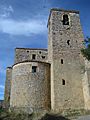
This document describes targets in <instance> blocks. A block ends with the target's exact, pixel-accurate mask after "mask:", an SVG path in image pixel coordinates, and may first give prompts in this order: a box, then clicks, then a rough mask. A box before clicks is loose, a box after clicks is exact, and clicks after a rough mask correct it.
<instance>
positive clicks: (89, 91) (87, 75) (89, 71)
mask: <svg viewBox="0 0 90 120" xmlns="http://www.w3.org/2000/svg"><path fill="white" fill-rule="evenodd" d="M83 93H84V100H85V109H87V110H90V62H89V61H88V60H85V67H84V74H83Z"/></svg>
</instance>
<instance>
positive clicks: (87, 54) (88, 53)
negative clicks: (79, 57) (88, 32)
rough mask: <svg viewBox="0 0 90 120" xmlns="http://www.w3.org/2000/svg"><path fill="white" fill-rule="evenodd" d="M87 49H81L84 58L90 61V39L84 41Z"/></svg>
mask: <svg viewBox="0 0 90 120" xmlns="http://www.w3.org/2000/svg"><path fill="white" fill-rule="evenodd" d="M84 44H85V46H86V48H83V49H81V52H82V54H83V56H84V57H85V58H86V59H87V60H89V61H90V38H88V37H87V38H86V39H85V41H84Z"/></svg>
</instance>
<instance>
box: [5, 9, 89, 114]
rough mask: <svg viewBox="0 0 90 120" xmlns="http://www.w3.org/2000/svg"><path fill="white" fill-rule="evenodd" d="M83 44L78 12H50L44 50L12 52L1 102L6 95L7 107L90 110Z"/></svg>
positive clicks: (27, 49) (16, 50) (87, 72)
mask: <svg viewBox="0 0 90 120" xmlns="http://www.w3.org/2000/svg"><path fill="white" fill-rule="evenodd" d="M83 41H84V37H83V32H82V28H81V24H80V17H79V12H78V11H74V10H61V9H51V11H50V15H49V19H48V50H47V49H31V48H16V49H15V62H14V65H13V66H12V69H10V70H11V71H10V73H11V74H10V73H8V72H7V79H6V81H7V82H6V90H5V91H7V89H9V93H10V94H7V92H5V99H6V98H8V95H9V98H10V102H9V101H7V100H6V103H7V104H10V108H19V109H21V108H24V110H25V109H27V108H31V109H32V110H34V111H35V110H49V109H51V110H53V111H55V112H60V111H63V110H67V109H71V110H74V109H90V63H89V62H88V61H85V59H84V58H83V56H82V54H81V48H83V47H84V46H83V44H82V42H83ZM9 81H11V82H9ZM7 83H11V84H10V86H9V85H7ZM7 86H9V87H7Z"/></svg>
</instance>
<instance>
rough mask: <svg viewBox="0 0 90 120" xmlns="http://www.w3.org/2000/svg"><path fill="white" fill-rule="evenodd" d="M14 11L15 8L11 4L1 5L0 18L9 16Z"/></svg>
mask: <svg viewBox="0 0 90 120" xmlns="http://www.w3.org/2000/svg"><path fill="white" fill-rule="evenodd" d="M13 12H14V9H13V7H12V6H11V5H9V6H3V5H0V18H8V17H10V15H11V13H13Z"/></svg>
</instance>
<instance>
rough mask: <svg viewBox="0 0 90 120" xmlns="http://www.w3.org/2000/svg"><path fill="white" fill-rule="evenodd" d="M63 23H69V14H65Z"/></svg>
mask: <svg viewBox="0 0 90 120" xmlns="http://www.w3.org/2000/svg"><path fill="white" fill-rule="evenodd" d="M63 25H69V18H68V15H63Z"/></svg>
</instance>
